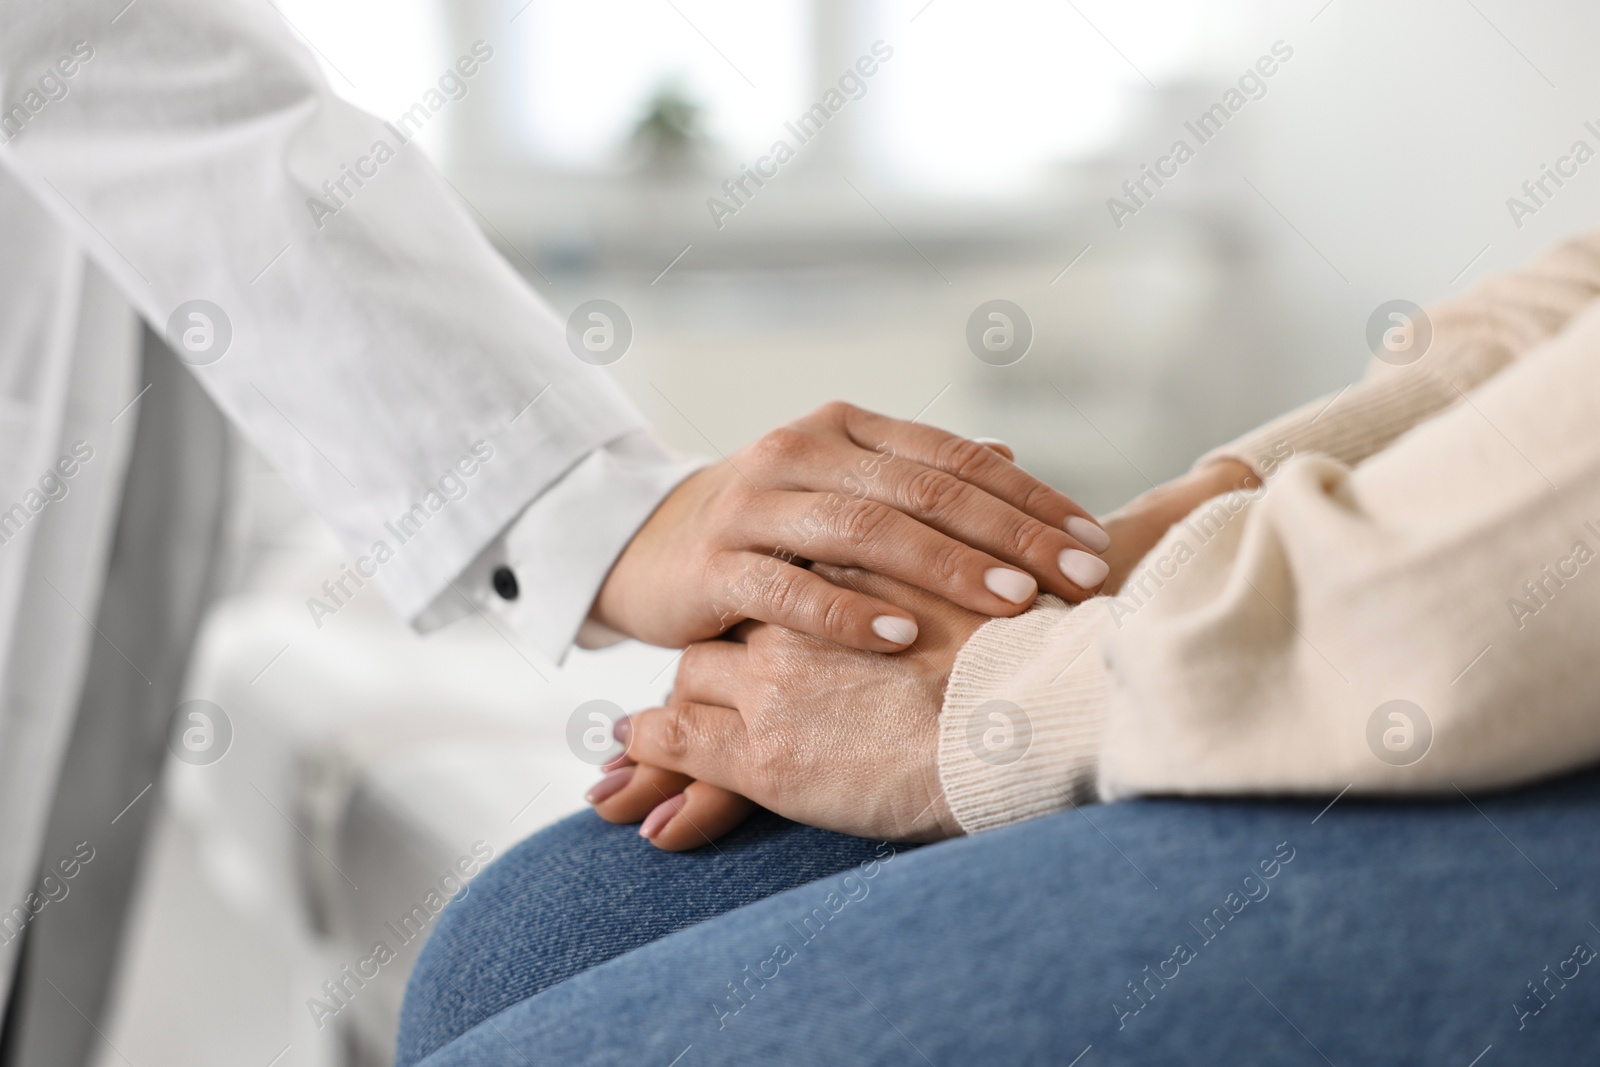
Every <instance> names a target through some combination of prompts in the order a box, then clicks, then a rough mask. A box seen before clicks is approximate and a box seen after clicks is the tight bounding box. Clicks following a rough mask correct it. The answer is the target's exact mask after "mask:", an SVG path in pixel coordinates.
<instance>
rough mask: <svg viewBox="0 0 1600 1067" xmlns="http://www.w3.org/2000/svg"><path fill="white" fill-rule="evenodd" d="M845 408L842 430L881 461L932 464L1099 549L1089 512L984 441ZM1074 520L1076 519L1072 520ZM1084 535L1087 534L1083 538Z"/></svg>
mask: <svg viewBox="0 0 1600 1067" xmlns="http://www.w3.org/2000/svg"><path fill="white" fill-rule="evenodd" d="M844 410H845V416H844V427H845V432H846V433H847V434H849V436H850V439H851V440H852V441H854V442H855V443H856V444H858V445H860V446H861V447H862V448H866V449H871V450H874V451H877V452H878V453H880V454H885V455H886V460H885V461H886V462H892V461H893V459H894V458H895V457H896V456H904V457H905V458H907V459H911V460H915V461H916V462H918V463H921V464H923V465H924V466H928V467H936V468H938V469H939V470H942V471H944V472H945V473H947V474H951V475H954V476H955V477H957V478H960V479H961V480H962V481H964V482H969V483H971V484H972V485H975V486H977V487H978V488H979V489H982V490H983V491H984V492H986V493H988V494H989V495H991V496H994V497H997V498H999V499H1001V500H1004V501H1005V502H1006V503H1008V504H1010V505H1011V506H1012V507H1014V508H1016V509H1017V510H1018V511H1022V512H1026V513H1027V514H1029V515H1032V516H1033V517H1034V518H1036V519H1038V520H1039V521H1040V522H1045V523H1049V524H1050V525H1051V526H1054V527H1056V528H1057V529H1062V530H1066V531H1067V533H1069V534H1071V535H1072V536H1073V537H1076V538H1077V539H1078V540H1080V541H1082V542H1083V543H1084V545H1085V546H1086V547H1089V548H1091V549H1093V550H1095V551H1099V550H1100V549H1099V548H1096V544H1095V542H1097V541H1098V538H1096V536H1095V534H1094V532H1092V531H1090V530H1089V529H1087V527H1092V528H1093V530H1096V531H1097V530H1099V529H1100V526H1099V524H1098V523H1096V522H1095V521H1094V518H1093V516H1091V515H1090V514H1089V512H1088V511H1086V510H1085V509H1084V508H1082V507H1080V506H1079V505H1078V503H1077V502H1076V501H1075V500H1073V499H1072V498H1071V497H1069V496H1067V495H1066V494H1065V493H1060V492H1057V491H1056V490H1054V489H1052V488H1050V487H1049V486H1048V485H1046V484H1045V483H1044V482H1041V481H1040V480H1039V479H1038V478H1035V477H1034V476H1033V475H1031V474H1029V473H1028V472H1027V471H1025V470H1023V469H1022V468H1021V467H1019V466H1017V465H1016V464H1015V463H1013V462H1011V461H1010V460H1009V459H1007V458H1006V457H1005V456H1003V455H1002V454H1001V453H999V452H997V451H996V450H994V449H992V448H990V447H988V446H987V445H985V444H982V443H980V442H978V441H973V440H969V439H968V438H965V437H959V436H957V435H956V434H953V433H949V432H948V431H945V430H940V429H937V428H935V427H933V426H924V425H922V424H921V423H917V422H905V421H903V420H901V419H893V418H890V417H889V416H887V415H879V414H877V413H876V412H872V411H864V410H862V409H860V408H856V407H848V406H846V407H845V409H844ZM886 450H887V451H886ZM1074 519H1076V520H1078V521H1077V522H1072V520H1074ZM1069 523H1071V525H1068V524H1069ZM1080 531H1081V532H1080ZM1084 533H1087V534H1088V537H1084V536H1083V534H1084ZM1100 536H1101V537H1103V536H1104V534H1103V533H1102V534H1101V535H1100Z"/></svg>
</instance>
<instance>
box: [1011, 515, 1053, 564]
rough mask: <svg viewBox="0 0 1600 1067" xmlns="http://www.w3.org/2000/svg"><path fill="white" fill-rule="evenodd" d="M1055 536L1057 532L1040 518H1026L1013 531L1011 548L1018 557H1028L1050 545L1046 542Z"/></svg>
mask: <svg viewBox="0 0 1600 1067" xmlns="http://www.w3.org/2000/svg"><path fill="white" fill-rule="evenodd" d="M1055 536H1056V532H1055V531H1054V530H1052V529H1050V527H1048V526H1046V525H1045V524H1044V523H1042V522H1040V521H1039V520H1038V519H1034V518H1025V519H1023V520H1022V521H1021V522H1019V523H1017V525H1016V528H1015V529H1014V530H1012V531H1011V548H1012V551H1013V552H1014V553H1015V554H1016V558H1017V559H1019V560H1020V559H1026V558H1028V557H1029V556H1031V555H1033V554H1034V553H1035V552H1036V551H1039V550H1041V547H1048V545H1047V544H1046V542H1048V541H1049V540H1050V539H1052V538H1053V537H1055Z"/></svg>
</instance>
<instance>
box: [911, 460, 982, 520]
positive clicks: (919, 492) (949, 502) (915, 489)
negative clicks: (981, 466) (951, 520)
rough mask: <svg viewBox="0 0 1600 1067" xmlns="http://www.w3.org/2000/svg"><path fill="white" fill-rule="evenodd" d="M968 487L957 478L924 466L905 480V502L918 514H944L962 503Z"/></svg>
mask: <svg viewBox="0 0 1600 1067" xmlns="http://www.w3.org/2000/svg"><path fill="white" fill-rule="evenodd" d="M969 488H970V487H969V486H968V485H967V483H966V482H963V481H961V480H960V479H959V478H955V477H952V476H951V475H949V474H946V473H945V472H944V471H942V470H936V469H934V468H933V467H925V468H923V469H922V470H920V471H918V472H917V473H916V474H914V475H912V476H911V478H910V480H909V481H907V482H906V503H907V505H908V506H909V507H910V508H911V509H912V510H913V512H914V513H915V514H918V515H935V514H946V513H948V512H950V511H952V510H954V509H955V508H956V507H958V506H959V505H960V504H961V503H962V501H963V500H964V499H965V498H966V496H967V492H968V489H969Z"/></svg>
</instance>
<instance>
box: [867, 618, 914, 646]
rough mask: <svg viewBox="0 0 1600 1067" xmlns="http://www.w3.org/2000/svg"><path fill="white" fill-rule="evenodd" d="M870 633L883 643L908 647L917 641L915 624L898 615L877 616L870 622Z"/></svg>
mask: <svg viewBox="0 0 1600 1067" xmlns="http://www.w3.org/2000/svg"><path fill="white" fill-rule="evenodd" d="M872 632H873V633H875V634H877V635H878V636H879V637H881V638H883V639H884V640H885V641H889V642H892V643H894V644H897V645H909V644H911V642H913V641H915V640H916V639H917V624H916V623H914V622H912V621H911V620H910V619H902V618H900V617H899V616H898V615H879V616H878V617H877V618H876V619H873V620H872Z"/></svg>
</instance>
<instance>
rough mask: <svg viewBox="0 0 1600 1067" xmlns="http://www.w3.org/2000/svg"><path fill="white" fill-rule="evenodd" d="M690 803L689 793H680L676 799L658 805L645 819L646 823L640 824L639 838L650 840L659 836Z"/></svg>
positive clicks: (672, 798)
mask: <svg viewBox="0 0 1600 1067" xmlns="http://www.w3.org/2000/svg"><path fill="white" fill-rule="evenodd" d="M688 802H689V795H688V794H687V793H679V794H678V795H677V796H675V797H671V798H669V799H667V800H663V801H662V802H661V803H659V804H657V805H656V806H655V808H654V809H653V810H651V812H650V814H649V815H646V816H645V817H644V822H642V823H640V824H639V836H640V837H643V838H646V839H649V838H652V837H654V836H656V835H657V834H659V833H660V832H661V831H662V830H663V829H664V828H665V827H666V825H667V823H669V822H671V821H672V817H673V816H674V815H676V814H678V812H680V811H682V810H683V806H684V805H685V804H687V803H688Z"/></svg>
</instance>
